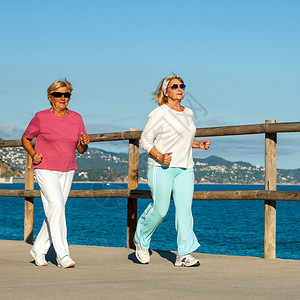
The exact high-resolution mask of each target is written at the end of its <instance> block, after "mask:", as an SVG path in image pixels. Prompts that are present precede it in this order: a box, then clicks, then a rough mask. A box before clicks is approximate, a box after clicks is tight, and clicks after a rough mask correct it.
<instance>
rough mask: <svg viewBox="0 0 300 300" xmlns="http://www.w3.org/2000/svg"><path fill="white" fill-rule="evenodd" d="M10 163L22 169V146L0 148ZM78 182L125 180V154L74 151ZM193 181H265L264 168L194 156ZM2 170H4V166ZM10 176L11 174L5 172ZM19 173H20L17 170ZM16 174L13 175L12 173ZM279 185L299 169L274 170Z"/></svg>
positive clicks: (143, 164)
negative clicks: (81, 153) (75, 152)
mask: <svg viewBox="0 0 300 300" xmlns="http://www.w3.org/2000/svg"><path fill="white" fill-rule="evenodd" d="M1 158H2V160H3V161H4V162H5V163H6V164H7V165H11V166H12V167H13V168H14V169H12V170H15V171H16V170H24V163H25V151H24V149H23V148H0V159H1ZM76 158H77V164H78V170H77V172H76V174H75V178H74V179H75V180H77V181H101V182H127V181H128V178H127V175H128V154H127V153H116V152H109V151H105V150H102V149H99V148H93V147H89V149H88V151H87V152H86V153H84V154H83V155H80V154H77V155H76ZM147 158H148V154H147V153H145V152H143V151H141V154H140V156H139V181H140V182H145V181H146V179H147ZM194 162H195V167H194V169H195V182H197V183H220V184H224V183H228V184H230V183H239V184H255V183H256V184H264V168H262V167H260V166H253V165H251V164H250V163H248V162H244V161H236V162H231V161H228V160H226V159H224V158H222V157H218V156H209V157H207V158H203V159H201V158H194ZM3 170H4V169H3ZM2 173H3V174H5V175H1V176H5V177H6V176H7V177H10V176H11V175H9V174H12V173H5V172H4V171H3V172H2ZM19 174H21V172H19ZM12 176H15V175H12ZM17 176H21V175H17ZM277 182H278V183H279V184H299V183H300V169H296V170H284V169H278V170H277Z"/></svg>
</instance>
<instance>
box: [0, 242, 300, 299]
mask: <svg viewBox="0 0 300 300" xmlns="http://www.w3.org/2000/svg"><path fill="white" fill-rule="evenodd" d="M30 247H31V246H30V245H28V244H26V243H24V242H21V241H0V299H14V300H15V299H55V300H58V299H118V300H121V299H231V300H232V299H300V261H292V260H280V259H276V260H264V259H261V258H250V257H234V256H216V255H207V254H195V257H197V258H199V259H200V261H201V266H200V267H196V268H176V267H174V265H173V263H174V261H175V254H174V253H172V252H165V251H155V250H153V251H152V255H151V263H150V264H149V265H141V264H139V263H138V262H137V261H136V259H135V256H134V252H133V250H131V249H125V248H105V247H92V246H70V250H71V256H72V258H73V259H74V260H75V261H76V263H77V265H76V267H75V268H72V269H60V268H57V267H56V265H55V258H54V255H53V253H50V255H49V256H48V259H50V262H49V265H48V266H47V267H36V266H35V265H34V264H33V261H32V258H31V256H30V254H29V250H30Z"/></svg>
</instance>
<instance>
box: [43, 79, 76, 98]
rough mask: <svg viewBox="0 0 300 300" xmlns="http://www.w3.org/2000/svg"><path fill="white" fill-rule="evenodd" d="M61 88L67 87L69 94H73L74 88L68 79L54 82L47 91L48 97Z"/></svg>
mask: <svg viewBox="0 0 300 300" xmlns="http://www.w3.org/2000/svg"><path fill="white" fill-rule="evenodd" d="M61 87H66V88H67V89H68V92H70V93H72V91H73V86H72V84H71V82H69V81H68V80H67V78H65V79H63V80H56V81H54V82H53V83H52V84H51V85H50V86H49V87H48V89H47V95H48V97H49V96H50V95H51V94H52V93H53V92H54V91H56V90H57V89H59V88H61Z"/></svg>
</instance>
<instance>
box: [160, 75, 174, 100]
mask: <svg viewBox="0 0 300 300" xmlns="http://www.w3.org/2000/svg"><path fill="white" fill-rule="evenodd" d="M172 77H173V76H168V77H166V78H165V79H164V81H163V84H162V86H161V89H162V91H163V93H164V95H165V96H166V93H167V87H168V84H169V82H170V80H171V79H172Z"/></svg>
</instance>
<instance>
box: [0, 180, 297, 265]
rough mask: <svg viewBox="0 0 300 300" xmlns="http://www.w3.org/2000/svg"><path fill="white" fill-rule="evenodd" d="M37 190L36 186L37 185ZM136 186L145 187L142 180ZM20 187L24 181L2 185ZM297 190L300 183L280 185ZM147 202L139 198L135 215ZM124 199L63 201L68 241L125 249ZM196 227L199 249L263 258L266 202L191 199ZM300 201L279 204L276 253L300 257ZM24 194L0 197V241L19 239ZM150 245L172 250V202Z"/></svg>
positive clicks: (38, 215)
mask: <svg viewBox="0 0 300 300" xmlns="http://www.w3.org/2000/svg"><path fill="white" fill-rule="evenodd" d="M35 188H36V189H38V186H36V187H35ZM116 188H120V189H123V188H125V189H126V188H127V185H126V184H114V183H111V184H108V185H107V184H105V183H75V184H73V186H72V189H74V190H84V189H116ZM139 188H140V189H148V186H147V185H146V184H140V185H139ZM0 189H24V184H0ZM250 189H252V190H263V189H264V186H262V185H216V184H211V185H209V184H204V185H195V190H196V191H210V190H212V191H218V190H250ZM277 189H278V190H291V191H300V186H299V185H297V186H296V185H295V186H291V185H288V186H282V185H281V186H278V188H277ZM150 201H151V200H148V199H139V200H138V216H140V215H141V213H142V212H143V210H144V209H145V208H146V206H147V205H148V204H149V202H150ZM34 203H35V206H34V238H35V237H36V235H37V233H38V231H39V229H40V227H41V224H42V222H43V219H44V211H43V206H42V201H41V199H39V198H36V199H35V202H34ZM126 210H127V199H125V198H117V199H110V198H104V199H103V198H102V199H101V198H97V199H96V198H79V199H75V198H70V199H69V200H68V202H67V205H66V216H67V227H68V242H69V244H76V245H94V246H105V247H126V223H127V220H126V218H127V212H126ZM193 216H194V231H195V233H196V236H197V238H198V240H199V242H200V244H201V247H200V248H199V249H198V250H197V251H196V252H200V253H210V254H224V255H239V256H256V257H263V256H264V201H261V200H255V201H254V200H251V201H247V200H243V201H237V200H235V201H219V200H216V201H202V200H201V201H197V200H196V201H194V202H193ZM299 216H300V202H291V201H278V202H277V244H276V256H277V257H278V258H284V259H297V260H300V218H299ZM23 223H24V198H9V197H0V239H3V240H23ZM151 249H160V250H171V251H176V250H177V246H176V231H175V216H174V204H173V201H171V205H170V209H169V212H168V215H167V216H166V218H165V219H164V221H163V222H162V223H161V224H160V225H159V227H158V228H157V230H156V231H155V233H154V235H153V237H152V241H151Z"/></svg>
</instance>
